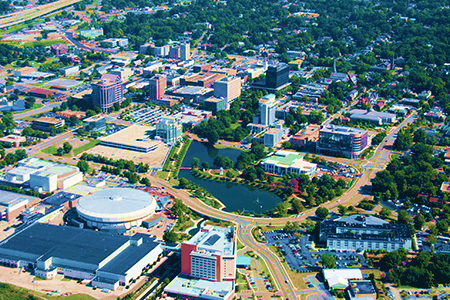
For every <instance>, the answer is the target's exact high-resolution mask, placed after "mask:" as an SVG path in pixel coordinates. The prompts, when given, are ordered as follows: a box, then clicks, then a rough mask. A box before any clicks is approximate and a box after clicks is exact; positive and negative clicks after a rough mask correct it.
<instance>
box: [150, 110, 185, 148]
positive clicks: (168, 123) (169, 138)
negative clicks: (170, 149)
mask: <svg viewBox="0 0 450 300" xmlns="http://www.w3.org/2000/svg"><path fill="white" fill-rule="evenodd" d="M182 134H183V126H182V124H181V121H180V119H178V118H175V117H169V116H164V117H162V118H161V119H160V120H159V122H158V123H156V136H157V137H159V138H160V139H161V140H162V141H163V142H164V143H168V144H173V143H175V142H176V141H177V140H179V139H180V138H181V136H182Z"/></svg>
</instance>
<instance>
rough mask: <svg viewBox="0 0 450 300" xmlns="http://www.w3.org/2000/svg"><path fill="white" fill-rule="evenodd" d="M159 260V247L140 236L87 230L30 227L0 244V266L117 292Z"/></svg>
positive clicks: (149, 239)
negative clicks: (77, 281) (80, 282)
mask: <svg viewBox="0 0 450 300" xmlns="http://www.w3.org/2000/svg"><path fill="white" fill-rule="evenodd" d="M161 254H162V248H161V246H160V244H159V243H158V242H157V241H155V239H154V238H152V237H150V236H149V235H145V234H135V235H134V236H131V237H130V236H126V235H117V234H111V233H106V232H101V231H94V230H89V229H81V228H76V227H68V226H55V225H50V224H43V223H34V224H32V225H31V226H29V227H27V228H25V229H24V230H22V231H20V232H19V233H17V234H15V235H13V236H11V237H10V238H7V239H6V240H4V241H3V242H2V243H1V244H0V262H1V263H2V264H3V265H7V266H10V267H17V268H32V269H34V274H35V275H36V276H38V277H41V278H45V279H53V278H54V277H55V276H56V274H62V275H63V276H64V277H69V278H74V279H82V280H90V281H91V283H90V285H92V286H94V287H98V288H103V289H110V290H116V289H117V288H118V287H119V286H125V285H128V284H130V282H131V281H132V280H133V279H136V278H137V277H138V276H139V275H140V274H141V272H142V270H143V269H144V268H145V267H146V266H148V265H150V264H152V263H154V262H155V261H156V260H157V259H158V257H159V256H160V255H161Z"/></svg>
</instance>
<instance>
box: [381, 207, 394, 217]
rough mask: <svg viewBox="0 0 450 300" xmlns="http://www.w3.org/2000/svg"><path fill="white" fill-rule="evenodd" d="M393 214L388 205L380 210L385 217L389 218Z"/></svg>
mask: <svg viewBox="0 0 450 300" xmlns="http://www.w3.org/2000/svg"><path fill="white" fill-rule="evenodd" d="M390 215H391V211H390V210H389V209H388V208H387V207H383V208H382V209H381V210H380V217H381V218H383V219H387V218H388V217H389V216H390Z"/></svg>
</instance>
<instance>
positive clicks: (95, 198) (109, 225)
mask: <svg viewBox="0 0 450 300" xmlns="http://www.w3.org/2000/svg"><path fill="white" fill-rule="evenodd" d="M155 208H156V201H155V199H154V198H153V196H152V195H150V194H147V193H145V192H143V191H139V190H135V189H130V188H113V189H105V190H100V191H97V192H95V193H93V194H90V195H87V196H85V197H83V198H81V199H80V200H79V201H78V203H77V212H78V216H79V217H80V218H81V219H82V220H84V221H86V223H87V226H88V227H91V228H98V229H105V230H114V229H117V230H126V229H129V228H131V227H134V226H140V225H141V223H142V221H143V220H145V219H146V218H148V217H149V216H151V215H152V214H153V213H154V212H155Z"/></svg>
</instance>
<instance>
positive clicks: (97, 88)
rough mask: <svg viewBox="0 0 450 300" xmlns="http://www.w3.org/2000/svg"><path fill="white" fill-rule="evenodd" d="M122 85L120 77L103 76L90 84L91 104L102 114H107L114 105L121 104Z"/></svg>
mask: <svg viewBox="0 0 450 300" xmlns="http://www.w3.org/2000/svg"><path fill="white" fill-rule="evenodd" d="M122 99H123V84H122V80H121V79H120V76H118V75H113V74H103V75H102V77H101V78H100V80H99V81H98V82H96V83H93V84H92V104H93V106H97V107H100V109H101V110H102V112H109V111H111V108H112V107H113V105H114V103H116V102H118V103H120V102H122Z"/></svg>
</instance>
